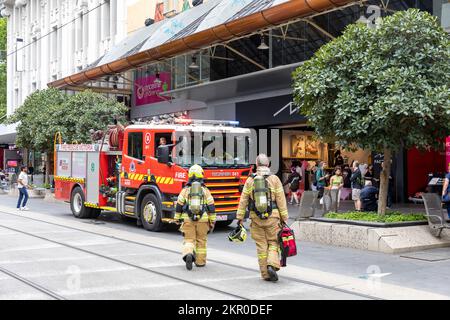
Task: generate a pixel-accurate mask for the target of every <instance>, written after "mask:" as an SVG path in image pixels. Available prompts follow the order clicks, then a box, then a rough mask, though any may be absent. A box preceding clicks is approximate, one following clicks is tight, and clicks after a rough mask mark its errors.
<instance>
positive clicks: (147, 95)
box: [134, 72, 170, 106]
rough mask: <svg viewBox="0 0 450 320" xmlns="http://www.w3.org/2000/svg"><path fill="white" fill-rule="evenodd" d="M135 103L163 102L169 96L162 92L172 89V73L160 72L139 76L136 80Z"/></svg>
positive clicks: (139, 104)
mask: <svg viewBox="0 0 450 320" xmlns="http://www.w3.org/2000/svg"><path fill="white" fill-rule="evenodd" d="M134 84H135V85H134V98H135V105H136V106H142V105H145V104H150V103H155V102H161V101H164V100H167V99H169V97H163V96H161V94H162V93H164V92H166V91H169V90H170V73H168V72H160V73H159V74H158V76H156V75H152V76H148V77H144V78H138V79H136V80H135V82H134Z"/></svg>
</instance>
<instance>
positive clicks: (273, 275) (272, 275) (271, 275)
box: [267, 266, 278, 282]
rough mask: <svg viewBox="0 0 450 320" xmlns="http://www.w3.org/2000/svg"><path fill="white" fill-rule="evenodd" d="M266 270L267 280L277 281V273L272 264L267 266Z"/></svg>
mask: <svg viewBox="0 0 450 320" xmlns="http://www.w3.org/2000/svg"><path fill="white" fill-rule="evenodd" d="M267 272H268V273H269V280H270V281H272V282H276V281H278V275H277V272H276V271H275V269H274V268H273V267H272V266H268V267H267Z"/></svg>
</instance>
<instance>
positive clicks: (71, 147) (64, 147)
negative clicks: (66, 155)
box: [58, 144, 95, 152]
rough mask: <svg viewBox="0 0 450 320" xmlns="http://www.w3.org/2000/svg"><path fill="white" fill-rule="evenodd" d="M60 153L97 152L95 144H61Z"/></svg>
mask: <svg viewBox="0 0 450 320" xmlns="http://www.w3.org/2000/svg"><path fill="white" fill-rule="evenodd" d="M58 151H66V152H70V151H95V144H60V145H59V147H58Z"/></svg>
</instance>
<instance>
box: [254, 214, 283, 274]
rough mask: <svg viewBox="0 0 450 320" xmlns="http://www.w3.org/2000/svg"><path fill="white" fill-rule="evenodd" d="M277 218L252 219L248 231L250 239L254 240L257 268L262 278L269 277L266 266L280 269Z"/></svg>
mask: <svg viewBox="0 0 450 320" xmlns="http://www.w3.org/2000/svg"><path fill="white" fill-rule="evenodd" d="M279 222H280V220H279V218H276V217H270V218H269V219H266V220H262V219H260V218H255V219H252V223H251V225H250V231H251V234H252V239H253V240H254V241H255V242H256V252H257V254H258V263H259V269H260V271H261V277H262V278H263V279H266V278H269V273H268V272H267V266H272V267H273V268H274V269H275V270H280V258H279V245H278V232H279V231H280V227H279Z"/></svg>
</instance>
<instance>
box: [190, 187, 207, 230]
mask: <svg viewBox="0 0 450 320" xmlns="http://www.w3.org/2000/svg"><path fill="white" fill-rule="evenodd" d="M186 206H187V208H186V212H187V213H188V215H189V217H190V218H191V219H192V221H197V220H199V219H200V218H201V216H202V214H203V212H204V211H205V210H204V195H203V188H202V185H201V183H200V182H198V181H195V182H193V183H192V185H191V187H190V189H189V194H188V198H187V202H186Z"/></svg>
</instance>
